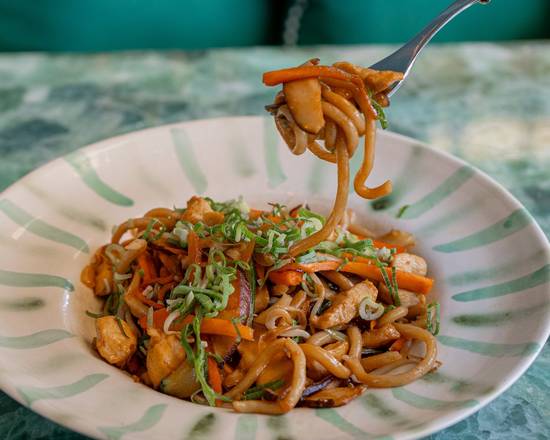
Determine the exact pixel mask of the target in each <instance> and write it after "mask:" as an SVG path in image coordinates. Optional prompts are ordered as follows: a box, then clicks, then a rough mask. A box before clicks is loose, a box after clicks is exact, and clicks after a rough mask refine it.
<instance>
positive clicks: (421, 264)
mask: <svg viewBox="0 0 550 440" xmlns="http://www.w3.org/2000/svg"><path fill="white" fill-rule="evenodd" d="M391 265H392V266H393V267H395V268H396V269H397V270H401V271H403V272H409V273H414V274H415V275H421V276H423V277H424V276H426V274H427V273H428V264H427V263H426V260H424V258H422V257H419V256H418V255H414V254H409V253H407V252H403V253H401V254H396V255H394V257H393V261H392V263H391Z"/></svg>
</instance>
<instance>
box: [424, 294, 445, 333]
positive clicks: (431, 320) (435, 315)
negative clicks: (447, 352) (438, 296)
mask: <svg viewBox="0 0 550 440" xmlns="http://www.w3.org/2000/svg"><path fill="white" fill-rule="evenodd" d="M440 321H441V318H440V306H439V303H438V302H432V303H430V304H428V306H427V307H426V329H427V330H428V331H429V332H430V333H431V334H432V335H434V336H437V334H438V333H439V325H440Z"/></svg>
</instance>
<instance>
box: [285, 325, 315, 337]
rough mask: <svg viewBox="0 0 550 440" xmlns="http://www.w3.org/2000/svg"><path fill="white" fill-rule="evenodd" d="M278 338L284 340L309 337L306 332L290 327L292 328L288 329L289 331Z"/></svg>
mask: <svg viewBox="0 0 550 440" xmlns="http://www.w3.org/2000/svg"><path fill="white" fill-rule="evenodd" d="M280 336H284V337H286V338H295V337H299V338H304V339H307V338H309V337H310V336H311V335H310V334H309V333H308V332H306V331H305V330H304V329H301V328H295V327H292V328H290V330H288V331H286V332H284V333H281V334H280Z"/></svg>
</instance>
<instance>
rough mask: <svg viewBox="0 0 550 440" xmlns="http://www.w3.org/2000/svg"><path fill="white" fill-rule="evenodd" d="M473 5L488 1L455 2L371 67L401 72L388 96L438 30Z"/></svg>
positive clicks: (396, 87) (395, 89) (463, 0)
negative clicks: (398, 79) (400, 76)
mask: <svg viewBox="0 0 550 440" xmlns="http://www.w3.org/2000/svg"><path fill="white" fill-rule="evenodd" d="M475 3H489V0H457V1H455V2H454V3H452V4H451V5H449V7H448V8H447V9H445V10H444V11H443V12H442V13H441V14H439V15H438V16H437V17H436V18H434V19H433V20H432V21H431V22H430V23H429V24H428V25H427V26H426V27H425V28H424V29H422V30H421V31H420V32H419V33H418V34H416V35H415V36H414V37H413V38H412V39H411V40H409V41H408V42H407V43H405V45H403V46H401V47H400V48H399V49H397V50H396V51H395V52H394V53H392V54H391V55H388V56H387V57H386V58H384V59H383V60H380V61H378V62H377V63H376V64H373V65H372V66H371V69H375V70H393V71H395V72H402V73H403V79H402V80H401V81H397V82H395V83H393V84H392V86H391V87H390V91H389V93H388V96H391V95H393V94H394V93H395V92H396V91H397V89H399V87H401V84H403V81H404V80H405V78H407V76H408V75H409V72H410V70H411V68H412V66H413V64H414V62H415V61H416V58H417V57H418V55H419V54H420V52H421V51H422V49H424V47H425V46H426V44H428V43H429V42H430V40H431V39H432V37H433V36H434V35H435V34H437V33H438V32H439V30H440V29H441V28H442V27H443V26H445V25H446V24H447V23H449V21H451V20H452V19H453V18H455V17H456V16H457V15H458V14H460V13H461V12H462V11H465V10H466V9H468V8H469V7H470V6H472V5H473V4H475Z"/></svg>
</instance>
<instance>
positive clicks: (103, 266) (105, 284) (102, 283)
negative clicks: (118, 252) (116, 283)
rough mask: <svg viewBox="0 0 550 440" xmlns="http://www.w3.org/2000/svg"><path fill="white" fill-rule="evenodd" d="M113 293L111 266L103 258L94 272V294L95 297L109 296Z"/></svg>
mask: <svg viewBox="0 0 550 440" xmlns="http://www.w3.org/2000/svg"><path fill="white" fill-rule="evenodd" d="M112 292H113V266H112V264H111V263H110V262H109V261H108V260H107V259H106V258H104V259H103V260H102V262H101V263H100V264H99V266H97V269H96V272H95V283H94V293H95V294H96V295H97V296H105V295H109V294H110V293H112Z"/></svg>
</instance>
